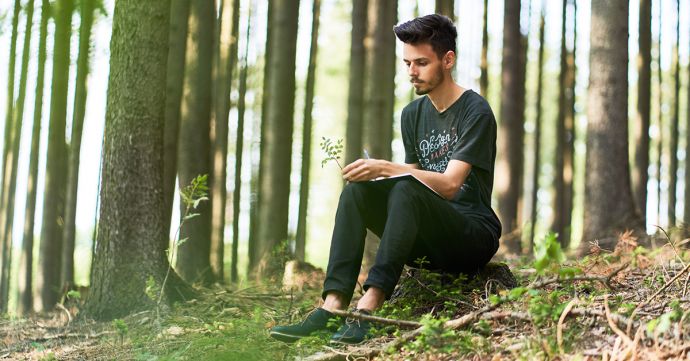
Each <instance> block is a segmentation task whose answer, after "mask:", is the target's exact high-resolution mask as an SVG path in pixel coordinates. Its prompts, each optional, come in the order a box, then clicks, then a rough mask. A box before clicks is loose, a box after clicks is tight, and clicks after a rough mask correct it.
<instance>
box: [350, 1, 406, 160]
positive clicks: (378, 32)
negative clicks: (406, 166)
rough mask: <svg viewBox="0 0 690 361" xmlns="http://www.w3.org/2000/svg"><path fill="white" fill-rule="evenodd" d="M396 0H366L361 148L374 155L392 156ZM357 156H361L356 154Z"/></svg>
mask: <svg viewBox="0 0 690 361" xmlns="http://www.w3.org/2000/svg"><path fill="white" fill-rule="evenodd" d="M397 5H398V2H397V0H369V8H368V22H369V23H368V26H367V37H366V39H365V41H364V44H365V48H366V73H365V74H368V76H365V77H364V78H365V84H364V89H365V91H366V97H365V98H364V118H363V119H364V148H366V149H367V151H368V152H369V154H370V155H371V156H372V157H373V158H377V159H388V160H390V159H391V156H392V150H391V141H392V140H393V106H394V103H395V35H394V34H393V33H392V32H391V29H392V28H393V26H394V25H395V23H396V21H397V14H398V11H397V9H398V6H397ZM358 158H360V157H358Z"/></svg>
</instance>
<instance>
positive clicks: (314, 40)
mask: <svg viewBox="0 0 690 361" xmlns="http://www.w3.org/2000/svg"><path fill="white" fill-rule="evenodd" d="M320 11H321V0H313V6H312V23H311V44H310V50H309V66H308V68H307V84H306V91H305V95H304V124H303V125H302V167H301V168H302V169H301V171H300V173H301V174H300V179H301V182H300V186H299V213H298V217H297V232H296V237H295V258H297V259H298V260H300V261H304V256H305V248H306V243H307V210H308V207H307V205H308V204H309V168H310V165H311V128H312V115H311V113H312V109H313V107H314V83H315V82H316V59H317V58H316V56H317V50H318V46H319V42H318V41H319V14H320Z"/></svg>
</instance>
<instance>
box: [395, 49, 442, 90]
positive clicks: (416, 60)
mask: <svg viewBox="0 0 690 361" xmlns="http://www.w3.org/2000/svg"><path fill="white" fill-rule="evenodd" d="M403 61H404V62H405V65H406V66H407V75H409V76H410V82H411V83H412V85H413V86H414V88H415V93H416V94H417V95H424V94H428V93H430V92H431V91H433V90H434V89H435V88H436V87H437V86H438V85H439V84H441V83H442V82H443V80H444V79H445V72H444V62H443V59H439V58H438V55H436V53H435V52H434V49H433V48H432V47H431V44H416V45H412V44H407V43H405V44H403Z"/></svg>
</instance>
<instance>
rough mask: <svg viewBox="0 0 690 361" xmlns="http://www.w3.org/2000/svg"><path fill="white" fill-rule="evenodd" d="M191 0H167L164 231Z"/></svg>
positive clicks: (174, 165) (168, 216)
mask: <svg viewBox="0 0 690 361" xmlns="http://www.w3.org/2000/svg"><path fill="white" fill-rule="evenodd" d="M189 1H190V0H170V30H169V32H170V33H169V35H168V46H169V51H168V61H167V63H166V64H167V65H166V67H167V70H168V71H167V75H166V87H165V91H166V92H165V94H166V97H165V141H164V145H163V201H164V202H165V203H164V206H163V207H164V208H165V218H164V220H165V224H166V227H165V228H166V229H168V230H169V229H170V223H171V221H172V219H171V218H172V207H173V200H174V198H175V180H176V178H177V146H178V145H177V144H178V141H179V134H180V104H181V102H182V86H183V84H184V73H185V54H186V51H187V28H188V21H189V6H190V5H189ZM169 244H170V240H169V238H168V237H166V238H164V239H161V249H163V250H166V249H168V246H169Z"/></svg>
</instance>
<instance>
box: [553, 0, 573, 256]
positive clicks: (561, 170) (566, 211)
mask: <svg viewBox="0 0 690 361" xmlns="http://www.w3.org/2000/svg"><path fill="white" fill-rule="evenodd" d="M569 2H570V1H569V0H563V1H562V13H561V19H562V20H561V69H560V75H559V97H558V119H557V122H556V124H557V127H556V134H557V135H556V138H557V139H556V151H555V156H556V173H555V179H554V188H555V192H554V193H555V194H554V203H553V208H554V216H553V219H552V223H551V230H552V231H553V232H555V233H557V234H558V240H559V242H560V244H561V247H562V248H563V249H565V248H567V247H568V245H569V244H570V223H571V218H572V217H571V215H572V210H573V202H572V197H573V141H574V134H575V132H574V129H573V124H574V121H573V118H574V112H573V104H574V102H573V101H574V93H573V90H574V83H575V78H574V70H573V67H574V66H575V64H574V59H573V56H574V54H573V52H572V51H570V50H569V49H568V44H567V43H566V38H567V32H566V28H567V27H566V24H567V22H568V16H567V8H568V3H569Z"/></svg>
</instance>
